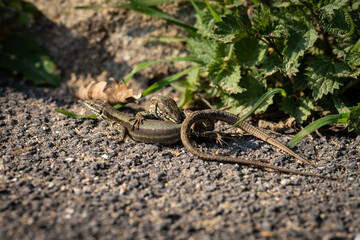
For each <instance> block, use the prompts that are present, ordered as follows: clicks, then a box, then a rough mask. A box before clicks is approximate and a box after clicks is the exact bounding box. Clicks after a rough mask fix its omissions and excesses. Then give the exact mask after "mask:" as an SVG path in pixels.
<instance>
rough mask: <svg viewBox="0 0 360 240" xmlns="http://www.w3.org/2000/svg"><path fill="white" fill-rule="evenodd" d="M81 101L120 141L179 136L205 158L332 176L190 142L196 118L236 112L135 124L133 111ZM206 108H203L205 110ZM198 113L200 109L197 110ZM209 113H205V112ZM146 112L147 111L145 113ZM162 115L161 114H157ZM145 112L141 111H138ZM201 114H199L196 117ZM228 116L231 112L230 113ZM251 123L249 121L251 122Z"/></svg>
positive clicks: (163, 140)
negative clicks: (212, 152)
mask: <svg viewBox="0 0 360 240" xmlns="http://www.w3.org/2000/svg"><path fill="white" fill-rule="evenodd" d="M84 104H85V106H86V107H87V108H89V109H90V110H91V111H93V112H94V113H95V114H96V115H97V116H98V117H99V118H101V119H104V120H105V121H107V122H108V123H109V124H111V125H112V126H113V127H114V128H116V129H117V130H118V131H119V132H120V141H122V140H124V138H125V137H126V136H127V135H128V136H130V138H132V139H133V140H135V141H139V142H144V143H161V144H165V145H170V144H174V143H176V142H178V141H179V140H180V135H181V140H182V141H183V144H184V146H185V147H186V149H187V150H188V151H189V152H190V153H192V154H194V155H195V156H198V157H200V158H202V159H204V160H210V161H218V162H232V163H239V164H246V165H253V166H257V167H265V168H270V169H274V170H278V171H281V172H286V173H292V174H299V175H305V176H312V177H320V178H327V179H333V178H331V177H327V176H323V175H318V174H313V173H306V172H301V171H297V170H290V169H286V168H282V167H277V166H273V165H270V164H265V163H261V162H259V161H256V160H244V159H240V158H233V157H226V156H213V155H210V154H205V153H202V152H200V151H197V150H196V149H195V148H194V147H193V146H192V145H191V142H190V134H191V131H192V130H191V129H192V128H193V125H194V124H199V122H198V121H199V120H201V119H202V120H205V122H206V121H207V120H208V119H209V117H210V118H212V119H216V120H223V121H225V122H228V123H232V121H234V119H236V120H237V119H238V117H237V116H236V115H233V116H235V118H230V119H228V118H227V117H228V115H225V117H224V115H223V114H229V113H226V112H222V111H218V110H212V111H217V112H216V113H215V114H214V113H212V114H209V113H206V112H205V116H204V115H203V114H204V112H203V111H199V112H194V113H192V114H191V115H190V116H189V117H186V118H185V120H184V122H183V123H182V124H178V123H174V122H172V121H164V120H153V119H143V120H142V123H141V124H139V126H138V127H134V125H136V117H135V118H134V116H133V115H131V114H127V113H124V112H120V111H117V110H116V109H114V108H113V107H112V106H111V105H110V104H108V103H106V102H103V101H100V100H94V101H88V100H87V101H84ZM204 111H206V110H204ZM197 113H200V115H199V114H197ZM206 114H208V115H206ZM145 115H146V114H145ZM160 115H161V114H160ZM141 116H144V115H141ZM198 116H200V118H199V117H198ZM230 116H231V115H230ZM250 126H251V125H250Z"/></svg>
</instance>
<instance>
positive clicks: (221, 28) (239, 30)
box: [214, 14, 247, 43]
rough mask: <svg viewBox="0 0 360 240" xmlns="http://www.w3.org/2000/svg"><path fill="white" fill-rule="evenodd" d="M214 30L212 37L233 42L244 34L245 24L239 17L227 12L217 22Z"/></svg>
mask: <svg viewBox="0 0 360 240" xmlns="http://www.w3.org/2000/svg"><path fill="white" fill-rule="evenodd" d="M215 25H216V28H215V30H214V34H215V35H214V37H215V38H216V39H217V40H219V41H221V42H224V43H231V42H235V40H236V39H240V38H241V37H243V36H246V34H247V33H246V32H247V30H246V26H245V24H244V23H243V22H242V21H241V19H240V18H239V17H237V16H234V14H227V15H226V16H225V17H223V18H222V22H217V23H216V24H215Z"/></svg>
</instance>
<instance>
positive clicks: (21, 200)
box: [0, 0, 360, 240]
mask: <svg viewBox="0 0 360 240" xmlns="http://www.w3.org/2000/svg"><path fill="white" fill-rule="evenodd" d="M31 2H33V3H34V4H35V5H36V6H37V7H38V8H40V9H41V10H42V11H43V12H44V14H45V16H46V18H45V19H42V21H41V22H40V25H34V26H33V28H32V29H30V30H29V32H27V34H28V35H29V36H30V37H32V38H34V39H35V40H36V41H37V42H39V43H40V44H42V45H43V46H45V47H46V48H47V49H48V51H49V52H50V53H51V55H52V56H53V58H54V60H55V61H56V63H57V65H58V66H59V68H60V69H61V72H62V80H63V82H62V85H61V87H59V88H57V89H47V88H39V87H35V86H31V85H28V84H25V83H24V82H22V81H21V80H20V79H19V78H18V77H13V76H11V75H9V74H8V73H5V72H3V71H1V70H0V86H1V87H0V106H1V109H0V142H1V146H0V147H1V151H0V239H1V240H2V239H23V240H26V239H145V238H148V239H219V238H222V239H225V237H226V238H227V239H261V238H267V239H356V240H359V239H360V196H359V195H360V187H359V177H358V175H359V164H360V157H359V151H360V137H356V136H355V137H354V136H352V135H350V136H341V137H340V136H336V135H335V133H334V134H332V135H328V136H325V137H323V138H319V137H317V136H315V135H314V139H313V140H310V139H304V140H303V141H302V142H301V143H300V144H298V145H297V147H296V148H295V151H296V152H298V153H301V154H302V155H303V156H304V157H306V158H307V159H309V160H311V161H313V162H315V163H316V164H317V165H318V166H319V167H320V168H321V169H322V174H325V175H331V176H336V177H340V178H341V179H340V180H339V181H330V180H324V179H319V178H311V177H304V176H296V175H289V174H282V173H279V172H276V171H270V170H263V169H258V168H254V167H249V166H240V165H237V164H220V163H215V162H204V161H202V160H199V159H196V158H194V157H193V156H191V155H190V154H188V153H187V152H186V150H185V149H184V147H183V146H182V145H181V144H177V145H174V146H162V145H150V144H143V143H136V142H134V141H132V140H127V141H125V142H124V143H121V144H119V143H118V141H117V132H116V131H115V130H114V129H112V128H111V127H109V126H108V125H107V124H106V123H105V122H102V121H98V120H96V119H86V120H76V119H71V118H68V117H65V116H63V115H61V114H59V113H57V112H55V111H54V109H55V108H61V109H65V110H69V111H72V112H76V113H80V114H85V108H84V106H83V105H82V104H81V103H79V102H78V101H76V100H74V99H73V98H72V97H71V95H70V94H69V92H71V93H73V92H75V90H76V87H78V86H82V85H83V84H84V82H86V81H90V80H93V79H102V78H105V79H106V78H107V77H109V76H112V77H115V79H117V80H118V79H119V78H121V77H122V76H124V75H125V74H126V73H127V72H129V71H130V69H131V68H132V67H134V66H135V65H136V64H138V63H140V62H142V61H145V60H147V61H148V60H155V59H164V58H169V57H174V56H185V55H186V54H187V53H186V49H184V46H182V45H181V44H172V43H171V44H170V43H168V44H160V43H159V42H151V43H149V44H145V42H146V39H147V38H148V37H149V36H152V35H167V36H181V35H182V34H184V33H183V31H181V30H180V29H178V28H176V27H173V26H171V27H170V26H169V25H167V24H166V23H164V22H163V21H160V20H155V21H153V20H152V19H150V18H148V17H144V16H141V15H139V14H135V13H133V12H131V11H127V10H124V9H117V10H106V11H79V10H77V11H76V10H74V7H75V6H78V5H88V4H90V3H96V4H102V3H104V2H109V1H107V0H96V1H95V0H76V1H48V0H32V1H31ZM170 9H175V10H173V11H172V12H171V11H170ZM168 11H169V12H171V14H173V15H176V16H177V17H184V18H185V20H186V21H187V20H189V21H191V19H187V18H186V16H187V15H186V14H184V12H185V13H187V14H189V13H190V12H191V11H189V9H188V8H186V6H181V7H180V8H169V9H168ZM187 66H188V65H187V64H186V63H181V62H179V63H163V64H160V65H154V66H152V67H151V68H148V69H145V70H144V71H142V72H141V73H140V74H137V75H135V77H134V79H135V81H133V86H132V87H133V88H137V89H139V91H140V89H144V88H146V87H147V86H148V85H149V84H150V83H151V81H153V80H156V79H160V78H161V77H164V76H168V75H169V74H172V73H176V72H179V71H181V70H182V69H184V68H186V67H187ZM143 106H145V105H143ZM277 139H278V140H280V141H282V142H283V143H287V142H288V141H289V140H290V138H289V137H288V136H280V137H277ZM200 146H201V147H202V148H203V150H206V151H210V150H212V151H214V154H215V153H217V151H218V150H219V149H217V148H216V146H214V145H213V144H212V143H206V144H205V143H201V144H200ZM223 148H225V149H224V151H225V152H226V153H227V154H229V155H231V156H239V157H244V158H246V159H254V158H264V159H268V160H269V162H270V163H271V164H275V165H278V166H284V167H288V168H291V169H298V170H303V171H308V172H311V171H313V170H312V169H311V168H309V167H308V166H302V165H299V164H298V163H295V162H294V161H293V159H292V158H291V157H289V156H288V155H287V154H285V153H282V152H280V151H279V150H277V149H274V148H272V147H271V146H270V145H268V144H266V143H263V142H262V141H259V140H257V139H255V138H253V137H251V136H243V137H241V138H240V139H239V140H238V141H232V142H229V144H228V145H225V146H223Z"/></svg>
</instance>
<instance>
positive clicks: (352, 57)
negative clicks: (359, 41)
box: [346, 51, 360, 69]
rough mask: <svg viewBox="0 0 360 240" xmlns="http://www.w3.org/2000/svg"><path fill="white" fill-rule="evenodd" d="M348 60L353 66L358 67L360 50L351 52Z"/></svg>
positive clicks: (359, 64)
mask: <svg viewBox="0 0 360 240" xmlns="http://www.w3.org/2000/svg"><path fill="white" fill-rule="evenodd" d="M346 60H347V62H348V63H349V65H350V66H352V68H354V69H355V68H356V67H359V66H360V52H355V51H354V52H351V53H350V54H349V55H348V57H347V59H346Z"/></svg>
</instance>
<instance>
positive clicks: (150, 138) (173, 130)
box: [83, 100, 181, 145]
mask: <svg viewBox="0 0 360 240" xmlns="http://www.w3.org/2000/svg"><path fill="white" fill-rule="evenodd" d="M83 103H84V105H85V106H86V107H87V108H88V109H90V110H91V111H92V112H94V113H95V114H96V116H97V117H98V118H101V119H103V120H105V121H106V122H108V123H109V124H110V125H112V126H113V127H114V128H116V129H117V130H118V131H119V133H120V138H119V140H120V142H121V141H123V140H124V139H125V137H126V136H129V137H130V138H132V139H133V140H135V141H138V142H144V143H161V144H164V145H170V144H175V143H177V142H179V141H180V128H181V124H176V123H173V122H171V121H162V120H153V119H146V121H142V124H141V125H139V127H134V126H135V125H136V123H135V122H136V121H135V117H134V115H131V114H128V113H125V112H120V111H118V110H116V109H115V108H113V107H112V106H111V105H110V104H109V103H106V102H104V101H101V100H91V101H90V100H85V101H84V102H83Z"/></svg>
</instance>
